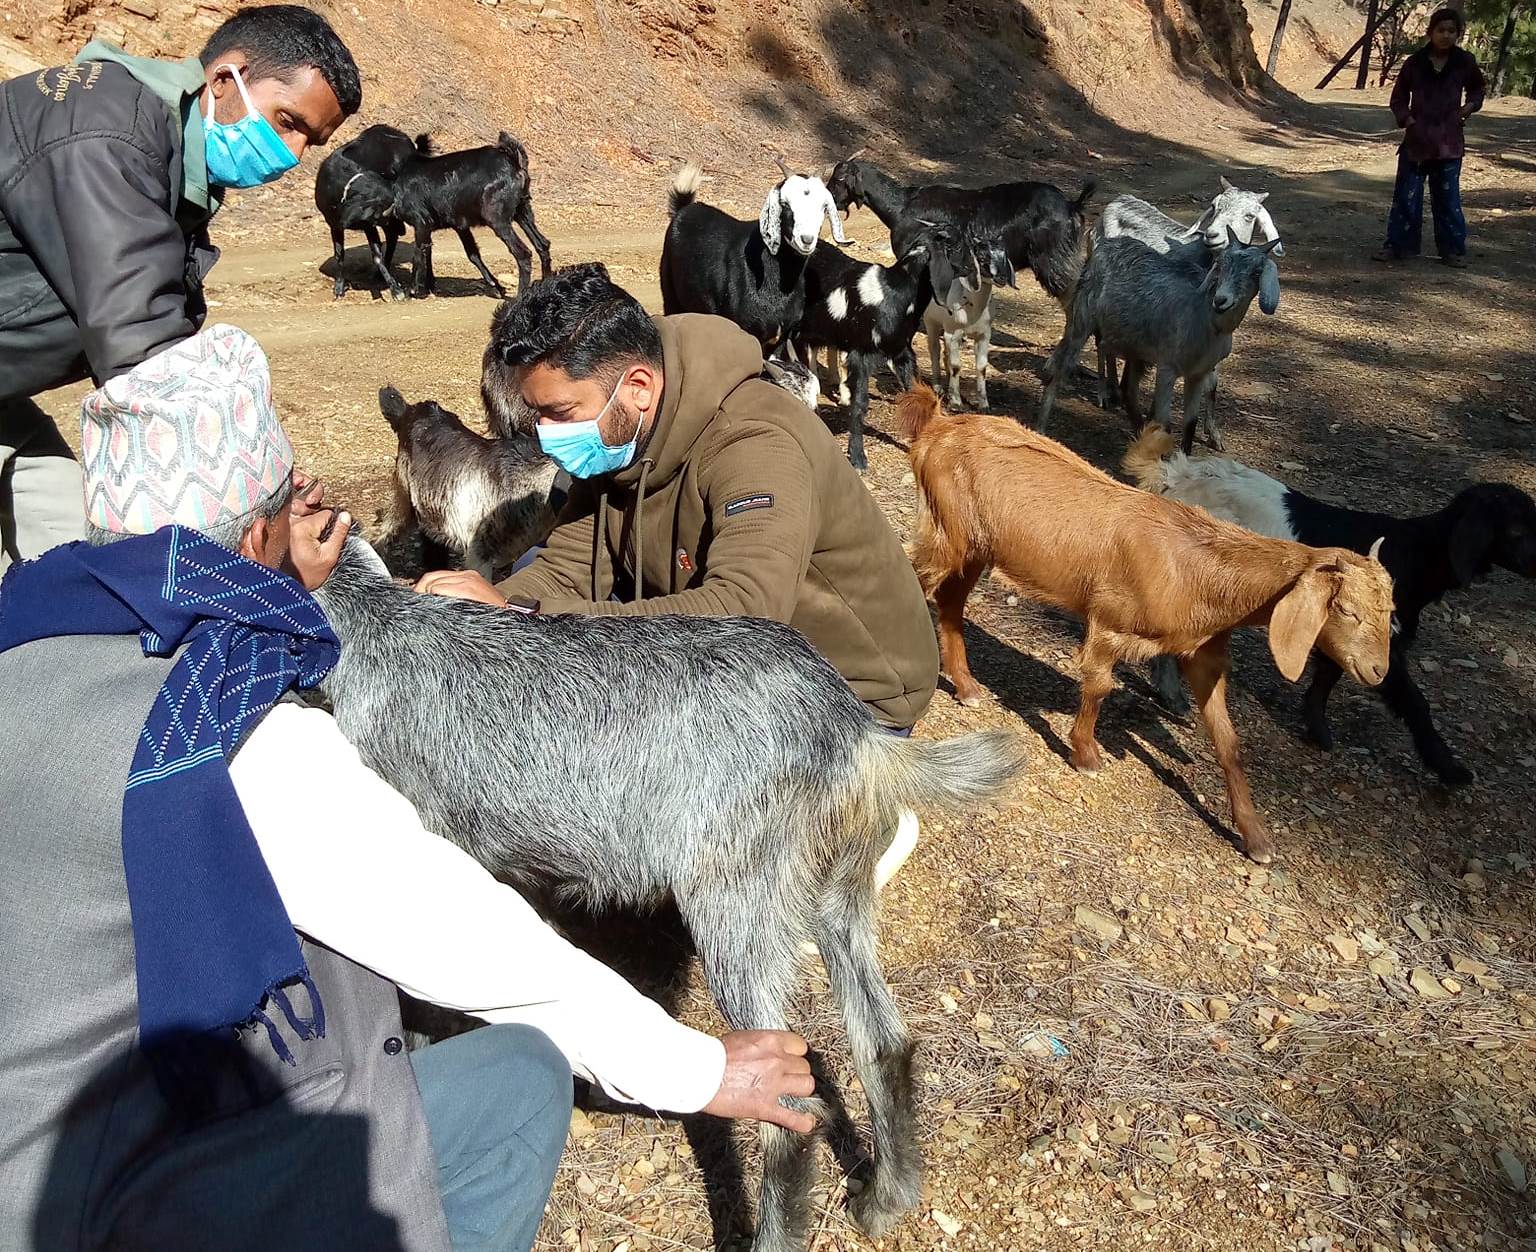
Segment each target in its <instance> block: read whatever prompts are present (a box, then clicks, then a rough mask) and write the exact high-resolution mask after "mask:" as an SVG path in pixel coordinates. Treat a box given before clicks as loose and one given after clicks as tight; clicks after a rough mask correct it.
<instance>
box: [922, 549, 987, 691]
mask: <svg viewBox="0 0 1536 1252" xmlns="http://www.w3.org/2000/svg"><path fill="white" fill-rule="evenodd" d="M985 568H986V567H985V566H984V565H979V564H978V565H967V566H966V567H965V568H964V569H962V570H958V571H955V572H953V573H950V574H947V575H945V577H944V578H943V579H942V580H941V581H940V582H939V584H938V586H937V587H935V588H934V592H933V603H934V607H935V608H937V609H938V610H939V655H940V656H941V657H942V658H943V667H944V672H945V673H946V674H948V675H949V680H950V682H952V683H954V684H955V699H957V700H958V701H960V703H961V704H963V705H965V706H966V707H968V708H975V707H976V706H977V705H979V704H982V703H984V702H985V701H986V698H987V693H986V689H985V688H983V687H982V685H981V684H980V683H979V682H977V681H976V679H975V677H974V676H973V675H972V673H971V667H970V663H969V662H968V660H967V659H966V655H965V602H966V601H967V600H968V599H969V598H970V595H971V592H972V591H973V590H974V589H975V586H976V583H977V581H978V580H979V579H980V578H981V575H982V571H983V570H984V569H985Z"/></svg>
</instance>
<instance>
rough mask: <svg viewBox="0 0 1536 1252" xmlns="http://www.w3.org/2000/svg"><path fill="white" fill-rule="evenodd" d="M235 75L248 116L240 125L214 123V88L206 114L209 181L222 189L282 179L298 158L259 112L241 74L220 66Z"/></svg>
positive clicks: (204, 122) (205, 145)
mask: <svg viewBox="0 0 1536 1252" xmlns="http://www.w3.org/2000/svg"><path fill="white" fill-rule="evenodd" d="M219 68H220V69H224V70H228V71H229V72H230V73H231V74H233V75H234V79H235V86H236V87H237V88H238V89H239V91H240V99H241V100H243V101H244V102H245V116H244V117H242V118H241V119H240V120H239V121H238V122H227V123H226V122H216V121H214V120H213V104H214V100H213V88H212V87H209V88H208V112H207V113H205V114H204V115H203V152H204V156H205V158H206V160H207V162H208V181H209V182H211V183H213V184H215V185H217V186H219V187H257V186H260V185H261V184H262V183H270V182H271V181H272V180H273V179H274V178H280V177H281V176H282V175H284V174H286V173H287V172H288V171H289V170H291V169H292V168H293V167H294V166H295V165H297V164H298V163H299V158H298V157H296V156H294V155H293V151H292V150H291V149H290V148H289V147H288V145H287V144H285V143H284V142H283V141H282V139H281V137H279V135H278V133H277V131H276V130H274V129H273V128H272V123H271V122H269V121H267V119H266V118H264V117H263V116H262V115H261V114H260V113H258V112H257V111H256V106H255V105H253V104H252V103H251V97H250V95H249V93H247V91H246V90H245V82H244V80H243V79H241V77H240V71H239V70H237V69H236V68H235V67H234V66H233V65H221V66H219Z"/></svg>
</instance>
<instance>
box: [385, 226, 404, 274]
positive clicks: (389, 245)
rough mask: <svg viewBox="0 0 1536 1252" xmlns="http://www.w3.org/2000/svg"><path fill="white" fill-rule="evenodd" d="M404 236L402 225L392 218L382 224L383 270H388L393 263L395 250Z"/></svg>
mask: <svg viewBox="0 0 1536 1252" xmlns="http://www.w3.org/2000/svg"><path fill="white" fill-rule="evenodd" d="M404 235H405V226H404V224H403V223H401V222H399V221H396V220H394V219H393V218H392V219H390V220H389V221H387V222H385V223H384V268H385V269H388V268H389V267H390V266H391V265H393V264H394V263H395V249H396V248H397V247H398V246H399V244H400V240H401V239H402V238H403V237H404Z"/></svg>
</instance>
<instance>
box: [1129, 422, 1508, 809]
mask: <svg viewBox="0 0 1536 1252" xmlns="http://www.w3.org/2000/svg"><path fill="white" fill-rule="evenodd" d="M1124 464H1125V470H1126V472H1127V473H1128V474H1129V475H1130V476H1131V477H1132V478H1134V479H1135V480H1136V482H1137V483H1138V484H1139V485H1140V486H1142V487H1143V488H1145V489H1146V490H1148V491H1153V492H1157V493H1158V494H1159V495H1164V496H1167V497H1169V498H1170V499H1173V500H1180V501H1183V502H1184V503H1185V504H1192V505H1196V506H1197V507H1199V508H1202V509H1204V510H1205V511H1206V512H1208V513H1210V514H1211V515H1212V516H1214V517H1218V518H1221V519H1222V520H1223V521H1228V522H1236V523H1237V524H1238V525H1239V526H1244V527H1246V528H1247V529H1249V530H1251V531H1254V532H1256V533H1258V534H1261V535H1269V536H1271V537H1273V538H1276V539H1291V540H1295V541H1296V542H1298V543H1305V544H1309V545H1311V546H1312V547H1318V548H1321V547H1339V548H1348V549H1350V550H1351V551H1354V552H1368V551H1370V549H1371V546H1372V545H1373V544H1375V543H1377V542H1378V541H1379V542H1380V544H1381V547H1380V555H1381V563H1382V564H1383V565H1384V566H1386V569H1387V572H1388V573H1389V574H1391V575H1392V588H1393V605H1394V609H1395V614H1396V616H1395V624H1396V629H1395V630H1394V632H1393V635H1392V661H1391V666H1390V668H1389V669H1388V670H1387V676H1386V679H1385V680H1384V681H1383V682H1382V684H1381V686H1380V687H1379V688H1378V690H1379V691H1380V692H1381V698H1382V700H1383V701H1385V702H1386V705H1387V707H1388V708H1389V709H1391V710H1392V712H1394V713H1395V714H1397V716H1398V717H1400V718H1402V719H1403V721H1404V723H1406V725H1407V727H1408V731H1409V733H1410V734H1411V735H1412V736H1413V746H1414V747H1415V748H1416V749H1417V750H1418V753H1419V757H1420V759H1421V760H1423V762H1424V763H1425V764H1426V765H1428V766H1429V768H1430V769H1432V770H1434V772H1435V773H1436V774H1437V775H1438V776H1439V778H1440V781H1441V782H1443V783H1445V784H1446V785H1447V786H1451V787H1459V786H1464V785H1465V784H1467V783H1469V782H1471V781H1472V771H1471V770H1469V769H1468V768H1467V767H1466V766H1465V765H1463V764H1462V763H1461V762H1460V761H1459V760H1457V759H1456V754H1455V753H1454V752H1453V751H1452V750H1451V748H1450V746H1449V745H1448V744H1447V743H1446V742H1445V740H1444V739H1443V738H1441V736H1440V732H1439V731H1438V730H1437V729H1436V728H1435V722H1434V717H1433V715H1432V714H1431V712H1430V708H1429V702H1428V701H1427V700H1425V698H1424V695H1423V693H1422V692H1421V691H1420V690H1419V688H1418V686H1417V685H1416V684H1415V682H1414V677H1413V668H1412V665H1411V664H1410V662H1409V655H1408V653H1409V650H1410V649H1411V648H1412V647H1413V644H1414V640H1415V639H1416V638H1417V637H1418V633H1419V618H1420V616H1421V615H1422V614H1423V612H1424V610H1425V609H1426V608H1427V607H1428V606H1429V605H1431V604H1434V603H1436V602H1437V601H1438V600H1440V599H1441V597H1443V596H1444V595H1445V594H1446V593H1447V592H1449V591H1454V590H1455V589H1456V588H1458V587H1465V586H1467V585H1468V584H1470V583H1472V582H1473V581H1474V580H1476V579H1478V578H1481V577H1483V576H1484V575H1486V574H1489V573H1491V572H1492V571H1493V570H1494V569H1495V568H1499V569H1507V570H1509V571H1510V572H1512V573H1515V574H1519V575H1521V576H1522V577H1525V578H1533V577H1536V502H1533V501H1532V500H1531V497H1530V496H1528V495H1526V494H1525V492H1523V491H1521V490H1520V489H1519V488H1518V487H1514V486H1511V485H1510V484H1509V483H1476V484H1474V485H1473V486H1471V487H1467V488H1465V489H1464V490H1462V491H1461V492H1459V493H1458V494H1457V495H1456V497H1455V498H1454V499H1452V500H1451V501H1450V502H1449V503H1448V504H1447V505H1446V506H1445V507H1444V508H1443V509H1439V510H1437V511H1435V512H1433V513H1425V514H1422V515H1421V516H1418V517H1393V516H1391V515H1390V514H1386V513H1376V512H1372V511H1370V510H1364V509H1346V508H1341V507H1340V506H1338V505H1334V504H1328V503H1327V502H1326V501H1323V500H1318V499H1314V498H1313V497H1312V496H1309V495H1307V494H1306V493H1304V492H1301V491H1297V490H1296V489H1295V488H1294V487H1288V486H1286V485H1285V484H1284V483H1282V482H1278V481H1276V480H1275V479H1273V478H1271V477H1270V476H1269V475H1268V474H1264V473H1261V472H1260V471H1259V470H1256V469H1254V468H1253V467H1252V466H1248V465H1243V464H1242V463H1241V462H1238V461H1233V460H1230V459H1229V458H1227V457H1200V458H1198V459H1191V458H1189V457H1187V456H1185V455H1183V454H1182V453H1180V452H1178V451H1176V450H1175V449H1174V447H1173V441H1172V440H1171V439H1170V438H1169V437H1168V436H1167V435H1166V434H1165V433H1164V432H1163V431H1160V430H1158V429H1156V428H1155V427H1149V428H1148V429H1147V430H1146V431H1145V432H1143V434H1142V435H1141V437H1140V438H1139V439H1138V440H1137V441H1136V442H1135V443H1133V444H1132V445H1131V447H1130V449H1129V450H1128V451H1127V452H1126V454H1125V462H1124ZM1153 673H1154V676H1155V678H1156V681H1157V685H1158V690H1159V693H1160V694H1161V696H1162V699H1163V701H1164V703H1166V704H1169V705H1170V706H1175V707H1176V706H1177V705H1178V703H1179V695H1180V692H1179V680H1178V675H1177V673H1175V672H1174V671H1173V670H1172V667H1171V666H1169V665H1167V664H1166V659H1165V658H1160V659H1159V660H1156V661H1154V662H1153ZM1338 681H1339V667H1338V665H1337V664H1336V663H1335V662H1334V661H1333V660H1332V659H1330V658H1329V657H1328V656H1326V655H1324V654H1322V653H1317V652H1315V653H1313V656H1312V683H1311V686H1309V687H1308V688H1307V693H1306V697H1305V699H1304V701H1303V708H1304V710H1305V724H1306V730H1307V735H1308V737H1309V738H1310V739H1311V740H1312V742H1313V743H1315V744H1317V745H1318V746H1319V747H1321V748H1324V749H1328V748H1331V747H1332V746H1333V732H1332V731H1331V730H1330V729H1329V728H1328V696H1329V694H1330V693H1331V692H1332V691H1333V688H1334V685H1335V684H1336V683H1337V682H1338Z"/></svg>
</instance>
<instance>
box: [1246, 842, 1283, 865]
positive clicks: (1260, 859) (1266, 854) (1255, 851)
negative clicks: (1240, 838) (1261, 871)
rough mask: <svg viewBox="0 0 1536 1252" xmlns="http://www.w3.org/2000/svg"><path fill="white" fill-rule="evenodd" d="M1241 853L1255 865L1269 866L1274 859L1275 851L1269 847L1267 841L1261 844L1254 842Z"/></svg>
mask: <svg viewBox="0 0 1536 1252" xmlns="http://www.w3.org/2000/svg"><path fill="white" fill-rule="evenodd" d="M1243 853H1244V855H1245V856H1247V858H1248V859H1249V860H1250V861H1252V862H1253V863H1254V864H1255V865H1269V864H1271V863H1273V861H1274V859H1275V851H1274V849H1273V848H1272V847H1270V845H1269V842H1268V840H1265V841H1263V842H1260V841H1258V840H1255V841H1254V842H1253V843H1250V844H1249V845H1248V846H1247V847H1245V848H1244V849H1243Z"/></svg>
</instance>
